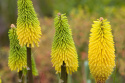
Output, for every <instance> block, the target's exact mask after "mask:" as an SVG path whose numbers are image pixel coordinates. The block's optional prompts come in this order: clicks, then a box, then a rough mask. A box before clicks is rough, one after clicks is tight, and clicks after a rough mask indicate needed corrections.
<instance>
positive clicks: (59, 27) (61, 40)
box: [51, 14, 78, 74]
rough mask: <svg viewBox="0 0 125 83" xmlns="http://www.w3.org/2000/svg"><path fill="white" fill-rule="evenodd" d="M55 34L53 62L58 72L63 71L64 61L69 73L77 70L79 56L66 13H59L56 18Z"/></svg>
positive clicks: (52, 53)
mask: <svg viewBox="0 0 125 83" xmlns="http://www.w3.org/2000/svg"><path fill="white" fill-rule="evenodd" d="M54 21H55V30H56V32H55V36H54V40H53V45H52V50H51V58H52V60H51V62H52V63H53V66H54V67H55V70H56V73H60V72H61V66H62V65H63V62H64V63H65V64H66V65H65V66H66V71H67V74H69V73H70V74H72V72H74V71H77V68H78V56H77V52H76V49H75V45H74V41H73V38H72V34H71V30H70V29H69V24H68V20H67V17H66V16H65V14H62V15H57V17H56V18H55V20H54Z"/></svg>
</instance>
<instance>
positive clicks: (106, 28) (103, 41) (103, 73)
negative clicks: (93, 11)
mask: <svg viewBox="0 0 125 83" xmlns="http://www.w3.org/2000/svg"><path fill="white" fill-rule="evenodd" d="M109 23H110V22H108V21H107V20H105V19H103V18H102V17H100V19H98V20H97V21H94V24H93V25H92V29H91V30H90V31H91V34H90V40H89V51H88V61H89V68H90V72H91V74H92V75H93V77H94V78H95V80H96V82H97V83H105V81H106V79H108V77H109V75H111V73H112V71H113V68H114V67H115V52H114V51H115V49H114V41H113V35H112V33H111V25H110V24H109Z"/></svg>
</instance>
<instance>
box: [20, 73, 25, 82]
mask: <svg viewBox="0 0 125 83" xmlns="http://www.w3.org/2000/svg"><path fill="white" fill-rule="evenodd" d="M19 83H24V79H23V72H22V71H19Z"/></svg>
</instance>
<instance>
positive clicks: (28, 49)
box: [27, 47, 33, 83]
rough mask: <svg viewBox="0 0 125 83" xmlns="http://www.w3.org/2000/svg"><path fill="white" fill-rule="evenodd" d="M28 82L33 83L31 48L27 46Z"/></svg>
mask: <svg viewBox="0 0 125 83" xmlns="http://www.w3.org/2000/svg"><path fill="white" fill-rule="evenodd" d="M27 83H33V75H32V63H31V48H30V47H27Z"/></svg>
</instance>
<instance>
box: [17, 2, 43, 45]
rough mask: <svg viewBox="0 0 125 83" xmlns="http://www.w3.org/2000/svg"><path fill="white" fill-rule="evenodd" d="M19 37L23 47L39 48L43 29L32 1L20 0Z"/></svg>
mask: <svg viewBox="0 0 125 83" xmlns="http://www.w3.org/2000/svg"><path fill="white" fill-rule="evenodd" d="M17 35H18V39H19V44H20V45H21V46H24V45H27V47H29V46H30V45H31V47H34V44H35V45H36V46H37V47H38V46H39V44H38V42H39V41H40V40H39V39H40V37H41V35H42V33H41V27H40V23H39V21H38V18H37V15H36V13H35V10H34V8H33V4H32V1H31V0H18V18H17Z"/></svg>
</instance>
